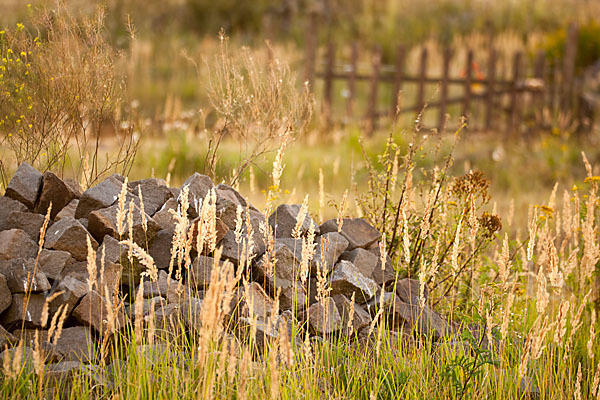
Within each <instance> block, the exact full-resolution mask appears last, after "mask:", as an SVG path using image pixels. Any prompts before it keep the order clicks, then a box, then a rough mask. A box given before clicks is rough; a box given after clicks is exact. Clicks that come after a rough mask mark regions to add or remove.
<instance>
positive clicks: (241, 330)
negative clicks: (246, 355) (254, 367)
mask: <svg viewBox="0 0 600 400" xmlns="http://www.w3.org/2000/svg"><path fill="white" fill-rule="evenodd" d="M235 329H236V333H237V335H238V337H239V338H240V340H241V341H242V343H244V342H246V343H248V342H251V343H253V344H254V346H256V350H257V351H258V354H261V355H264V354H266V350H267V349H268V348H269V346H270V345H271V344H272V343H274V342H275V339H277V336H278V335H277V330H276V329H275V328H274V327H273V326H272V325H271V324H269V323H268V322H266V321H263V320H258V321H252V320H251V319H249V318H246V317H241V318H239V319H238V323H237V324H236V326H235ZM252 332H254V337H253V338H252V339H250V338H251V334H252Z"/></svg>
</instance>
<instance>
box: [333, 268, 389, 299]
mask: <svg viewBox="0 0 600 400" xmlns="http://www.w3.org/2000/svg"><path fill="white" fill-rule="evenodd" d="M329 287H330V288H331V294H332V295H336V294H343V295H345V296H347V297H351V296H352V294H353V293H354V296H355V300H356V302H357V303H366V302H367V301H369V300H371V299H372V298H373V296H375V294H376V293H377V291H378V290H379V286H378V285H377V283H375V281H373V280H372V279H369V278H365V277H364V276H363V275H362V274H361V273H360V271H359V270H358V269H357V268H356V267H355V266H354V264H352V263H351V262H350V261H345V260H342V261H340V262H338V263H337V264H336V265H335V268H334V269H333V271H332V273H331V277H330V278H329Z"/></svg>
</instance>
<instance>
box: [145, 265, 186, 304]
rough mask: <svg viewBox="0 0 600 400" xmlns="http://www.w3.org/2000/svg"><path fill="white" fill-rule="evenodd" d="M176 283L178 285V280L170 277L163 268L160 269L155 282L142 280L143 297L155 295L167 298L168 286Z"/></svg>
mask: <svg viewBox="0 0 600 400" xmlns="http://www.w3.org/2000/svg"><path fill="white" fill-rule="evenodd" d="M177 285H179V282H177V281H176V280H175V279H171V278H170V277H169V275H168V274H167V273H166V272H165V271H164V270H160V271H158V279H157V280H156V282H152V281H150V280H145V281H144V298H146V299H149V298H152V297H156V296H161V297H165V298H167V297H168V293H169V289H170V287H171V286H177Z"/></svg>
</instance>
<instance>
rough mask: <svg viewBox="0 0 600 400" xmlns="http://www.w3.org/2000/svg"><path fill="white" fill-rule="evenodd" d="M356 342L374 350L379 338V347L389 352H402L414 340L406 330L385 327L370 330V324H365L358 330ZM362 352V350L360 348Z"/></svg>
mask: <svg viewBox="0 0 600 400" xmlns="http://www.w3.org/2000/svg"><path fill="white" fill-rule="evenodd" d="M357 336H358V343H359V345H361V346H365V347H368V348H369V349H371V350H370V351H375V348H376V346H377V342H378V341H379V340H380V344H379V347H380V349H385V351H390V352H394V353H397V352H402V351H404V349H406V348H408V347H409V346H412V345H413V344H414V340H413V338H412V336H411V335H410V334H408V333H406V332H396V331H392V330H389V329H386V328H385V327H375V328H374V329H373V332H371V327H370V326H365V327H364V328H362V329H361V330H360V331H359V332H358V335H357ZM361 351H363V352H364V350H361Z"/></svg>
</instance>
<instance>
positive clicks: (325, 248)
mask: <svg viewBox="0 0 600 400" xmlns="http://www.w3.org/2000/svg"><path fill="white" fill-rule="evenodd" d="M275 243H276V244H283V245H285V246H287V247H288V248H289V249H290V250H291V251H292V252H294V254H295V256H296V259H297V260H301V259H302V239H294V238H277V239H276V240H275ZM313 245H314V254H313V257H312V259H311V261H310V273H311V275H312V276H317V269H318V268H322V269H324V274H325V275H329V273H330V272H331V270H332V269H333V267H334V265H335V264H336V263H337V261H338V259H339V258H340V255H341V254H342V253H343V252H344V250H345V249H346V247H348V241H347V240H346V239H345V238H344V237H343V236H342V235H340V234H339V233H337V232H330V233H326V234H325V235H322V236H318V237H317V238H316V243H314V244H313ZM321 257H323V258H324V260H323V261H321Z"/></svg>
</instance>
